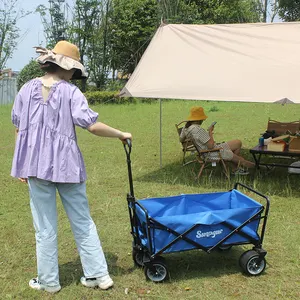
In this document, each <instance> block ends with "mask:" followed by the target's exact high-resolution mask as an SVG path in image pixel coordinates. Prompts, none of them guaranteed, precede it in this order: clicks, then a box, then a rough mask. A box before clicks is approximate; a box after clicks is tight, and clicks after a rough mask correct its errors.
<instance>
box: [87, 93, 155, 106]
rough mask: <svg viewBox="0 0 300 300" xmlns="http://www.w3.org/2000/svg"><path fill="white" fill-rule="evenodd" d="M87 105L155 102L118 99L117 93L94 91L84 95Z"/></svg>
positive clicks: (150, 101)
mask: <svg viewBox="0 0 300 300" xmlns="http://www.w3.org/2000/svg"><path fill="white" fill-rule="evenodd" d="M84 95H85V97H86V99H87V101H88V103H89V104H100V103H101V104H105V103H114V104H128V103H137V102H141V103H152V102H153V101H155V100H154V99H150V98H134V97H124V98H123V97H119V91H113V92H110V91H96V92H86V93H84Z"/></svg>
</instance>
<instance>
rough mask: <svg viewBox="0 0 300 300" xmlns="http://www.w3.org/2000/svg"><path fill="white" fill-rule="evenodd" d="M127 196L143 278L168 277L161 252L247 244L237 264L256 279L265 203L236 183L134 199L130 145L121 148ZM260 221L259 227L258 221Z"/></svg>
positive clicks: (263, 262)
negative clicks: (210, 189) (205, 190)
mask: <svg viewBox="0 0 300 300" xmlns="http://www.w3.org/2000/svg"><path fill="white" fill-rule="evenodd" d="M124 148H125V151H126V155H127V164H128V176H129V185H130V193H129V194H128V195H127V201H128V209H129V217H130V223H131V234H132V236H133V248H132V256H133V260H134V262H135V264H136V265H137V266H139V267H144V271H145V275H146V278H147V279H150V280H152V281H154V282H162V281H164V280H166V279H167V278H168V276H169V271H168V267H167V264H166V262H165V259H164V257H162V256H161V255H162V254H167V253H171V252H180V251H186V250H192V249H201V250H203V251H205V252H207V253H211V252H212V251H213V250H216V249H219V250H228V249H230V248H231V247H232V246H235V245H243V244H252V245H253V247H252V249H251V250H248V251H246V252H244V253H243V254H242V255H241V257H240V260H239V263H240V266H241V268H242V270H243V271H244V272H245V273H246V274H248V275H253V276H257V275H260V274H261V273H262V272H263V271H264V269H265V267H266V260H265V256H266V254H267V252H266V251H265V250H264V249H263V248H262V243H263V238H264V233H265V229H266V223H267V217H268V212H269V206H270V202H269V199H268V198H267V197H266V196H264V195H263V194H261V193H259V192H258V191H255V190H254V189H252V188H250V187H248V186H246V185H244V184H241V183H236V184H235V186H234V188H233V189H232V190H230V191H228V192H217V193H206V194H188V195H185V194H181V195H178V196H171V197H163V198H148V199H144V200H136V199H135V197H134V192H133V182H132V172H131V162H130V153H131V144H130V143H128V144H127V145H124ZM239 187H243V189H246V190H248V191H251V192H252V193H255V194H257V195H258V196H259V197H261V198H262V199H264V201H265V202H266V204H265V206H263V205H262V204H261V203H260V202H257V201H255V200H253V199H252V198H250V197H249V196H247V195H245V194H243V193H242V192H241V191H239V190H238V188H239ZM261 220H262V222H263V223H262V224H261V226H259V225H260V222H261Z"/></svg>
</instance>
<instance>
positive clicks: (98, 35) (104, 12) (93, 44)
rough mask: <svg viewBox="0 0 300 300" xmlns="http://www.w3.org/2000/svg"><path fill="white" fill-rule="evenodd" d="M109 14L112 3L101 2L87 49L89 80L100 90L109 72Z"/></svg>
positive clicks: (108, 0) (106, 0)
mask: <svg viewBox="0 0 300 300" xmlns="http://www.w3.org/2000/svg"><path fill="white" fill-rule="evenodd" d="M111 13H112V1H111V0H103V1H101V4H100V14H99V17H98V20H97V22H96V24H95V25H94V30H93V35H92V36H91V39H90V41H89V44H88V47H87V57H88V68H89V72H90V79H91V81H93V82H94V83H95V84H96V86H97V88H102V87H103V86H104V85H105V84H106V81H107V78H108V75H109V73H110V72H111V59H110V58H111V55H110V54H111V51H110V49H111V37H112V31H111Z"/></svg>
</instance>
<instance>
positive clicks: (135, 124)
mask: <svg viewBox="0 0 300 300" xmlns="http://www.w3.org/2000/svg"><path fill="white" fill-rule="evenodd" d="M194 105H202V106H203V107H204V109H205V111H206V113H207V114H208V116H209V118H208V120H207V121H206V123H205V124H206V125H205V126H208V125H209V124H210V123H211V122H212V121H215V120H216V121H217V122H218V123H217V125H216V126H215V139H216V140H217V141H220V142H221V141H226V140H229V139H233V138H239V139H241V140H242V141H243V146H244V149H243V155H244V156H246V157H248V159H250V160H252V157H251V155H250V154H249V150H248V149H249V148H251V147H253V146H254V145H256V144H257V142H258V138H259V135H260V133H262V132H264V131H265V129H266V125H267V121H268V118H269V117H270V118H272V119H275V120H280V121H294V120H298V119H299V116H300V106H299V105H286V106H281V105H277V104H250V103H230V102H208V101H201V102H197V101H164V102H163V167H162V168H161V169H160V168H159V104H158V102H156V101H153V102H152V103H138V104H129V105H111V104H107V105H103V106H95V107H93V109H94V110H96V111H98V112H99V114H100V118H99V120H101V121H103V122H105V123H107V124H109V125H111V126H114V127H117V128H120V129H122V130H126V131H129V132H132V134H133V137H134V140H133V150H132V170H133V180H134V188H135V196H136V197H137V198H138V199H141V198H146V197H161V196H168V195H177V194H181V193H205V192H214V191H226V190H228V189H230V188H232V187H233V184H234V182H235V181H236V180H239V181H241V182H243V183H245V184H247V185H249V186H251V187H253V188H255V189H257V190H258V191H260V192H261V193H263V194H266V195H267V196H269V197H270V200H271V208H270V215H269V220H268V224H267V229H266V235H265V240H264V245H263V247H264V249H266V250H267V251H268V254H267V256H266V259H267V263H268V264H267V268H266V270H265V272H264V273H263V274H262V275H261V276H258V277H248V276H246V275H244V274H242V273H241V269H240V267H239V265H238V260H239V256H240V255H241V254H242V253H243V252H244V251H245V250H247V249H250V248H251V245H247V246H237V247H234V248H233V249H231V250H230V251H229V252H224V253H223V252H222V253H219V252H214V253H212V254H207V253H205V252H203V251H188V252H182V253H175V254H170V255H166V256H165V257H166V262H167V264H168V266H169V270H170V274H171V279H170V281H169V282H167V283H162V284H154V283H152V282H148V281H146V280H145V277H144V274H143V271H142V270H141V269H137V268H134V267H133V261H132V258H131V242H132V237H131V235H130V223H129V216H128V209H127V201H126V193H127V192H128V190H129V185H128V176H127V166H126V157H125V153H124V149H123V146H122V144H121V143H120V142H119V141H117V140H113V139H104V138H97V137H95V136H92V135H91V134H89V133H88V132H87V131H84V130H81V129H79V130H78V140H79V144H80V147H81V150H82V153H83V156H84V158H85V163H86V167H87V173H88V181H87V189H88V197H89V203H90V208H91V213H92V216H93V219H94V221H95V223H96V225H97V228H98V232H99V235H100V239H101V241H102V245H103V248H104V251H105V254H106V257H107V261H108V265H109V270H110V273H111V275H112V277H113V279H114V281H115V287H114V288H113V289H111V290H109V291H101V290H97V289H87V288H84V287H82V286H81V285H80V283H79V279H80V276H81V275H82V269H81V265H80V260H79V257H78V253H77V250H76V247H75V243H74V240H73V236H72V232H71V229H70V225H69V222H68V220H67V218H66V215H65V213H64V211H63V207H62V205H61V203H60V201H58V203H59V204H58V211H59V263H60V279H61V285H62V287H63V289H62V290H61V291H60V292H59V293H58V294H56V295H49V294H47V293H44V292H37V291H33V290H31V289H30V288H29V287H28V281H29V279H31V278H32V277H34V276H35V275H36V264H35V239H34V230H33V226H32V219H31V213H30V208H29V200H28V192H27V186H26V185H25V184H21V183H19V182H18V181H17V180H16V179H14V178H11V177H10V175H9V174H10V167H11V160H12V156H13V148H14V128H13V126H12V125H11V123H10V111H11V106H1V107H0V125H1V131H0V150H1V151H0V162H1V167H0V182H1V183H0V184H1V189H0V198H1V206H0V247H1V251H0V299H108V298H109V299H247V300H248V299H300V243H299V239H300V219H299V211H300V187H299V179H300V177H299V176H296V175H288V174H287V170H286V169H279V168H277V169H275V170H273V171H272V172H271V173H269V174H266V173H263V172H262V173H258V172H257V173H253V172H252V173H251V174H250V175H249V176H247V177H243V178H238V179H237V178H234V177H232V178H231V180H230V181H227V180H226V179H225V177H224V176H223V175H222V174H221V172H219V170H215V171H214V172H213V173H212V172H210V171H207V172H205V173H204V174H203V177H202V178H201V179H200V180H199V181H195V180H194V174H193V172H192V169H193V165H188V166H185V167H182V166H181V159H182V156H181V155H182V154H181V147H180V144H179V142H178V136H177V133H176V129H175V126H174V124H175V123H177V122H179V121H181V120H182V119H185V118H186V117H187V115H188V112H189V109H190V107H192V106H194ZM125 289H128V294H125Z"/></svg>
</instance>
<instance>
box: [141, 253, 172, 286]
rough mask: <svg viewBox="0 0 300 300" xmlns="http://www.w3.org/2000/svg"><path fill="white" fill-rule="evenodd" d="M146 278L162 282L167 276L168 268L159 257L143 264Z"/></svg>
mask: <svg viewBox="0 0 300 300" xmlns="http://www.w3.org/2000/svg"><path fill="white" fill-rule="evenodd" d="M145 275H146V279H148V280H151V281H153V282H155V283H158V282H163V281H165V280H167V279H168V278H169V272H168V268H167V266H166V264H165V262H164V260H163V259H161V258H156V259H155V260H153V261H152V262H150V263H148V264H147V265H146V266H145Z"/></svg>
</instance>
